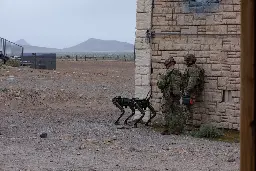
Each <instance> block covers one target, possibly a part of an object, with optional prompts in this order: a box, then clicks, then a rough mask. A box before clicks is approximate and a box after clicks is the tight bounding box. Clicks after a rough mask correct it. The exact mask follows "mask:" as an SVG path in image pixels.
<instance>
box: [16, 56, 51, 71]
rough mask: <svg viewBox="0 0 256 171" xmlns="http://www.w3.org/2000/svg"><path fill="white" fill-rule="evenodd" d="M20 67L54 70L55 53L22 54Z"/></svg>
mask: <svg viewBox="0 0 256 171" xmlns="http://www.w3.org/2000/svg"><path fill="white" fill-rule="evenodd" d="M21 65H22V66H25V65H27V66H30V67H31V68H34V69H48V70H55V69H56V53H24V54H23V56H22V57H21Z"/></svg>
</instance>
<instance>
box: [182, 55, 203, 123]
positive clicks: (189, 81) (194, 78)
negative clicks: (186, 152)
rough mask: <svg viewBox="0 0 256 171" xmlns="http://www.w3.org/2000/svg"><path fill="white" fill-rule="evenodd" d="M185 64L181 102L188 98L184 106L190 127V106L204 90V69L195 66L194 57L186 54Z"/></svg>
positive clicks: (191, 117)
mask: <svg viewBox="0 0 256 171" xmlns="http://www.w3.org/2000/svg"><path fill="white" fill-rule="evenodd" d="M184 61H185V63H186V66H187V68H186V70H185V72H184V75H183V83H182V86H183V90H182V91H183V100H184V99H186V98H189V100H187V101H188V103H189V104H186V105H185V106H186V110H187V112H189V113H188V115H189V116H188V119H189V123H188V125H189V126H192V122H193V112H192V108H191V107H192V105H193V104H194V103H195V99H196V97H198V96H200V95H201V93H202V91H203V89H204V69H202V68H201V67H199V66H198V65H196V64H195V63H196V57H195V55H193V54H188V55H186V56H185V57H184Z"/></svg>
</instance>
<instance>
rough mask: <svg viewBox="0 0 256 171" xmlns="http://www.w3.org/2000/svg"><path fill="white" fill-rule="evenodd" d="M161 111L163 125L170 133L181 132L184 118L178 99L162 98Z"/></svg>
mask: <svg viewBox="0 0 256 171" xmlns="http://www.w3.org/2000/svg"><path fill="white" fill-rule="evenodd" d="M162 113H163V114H164V117H165V126H166V128H167V129H168V130H169V131H170V132H171V133H181V132H182V131H183V129H184V126H185V122H186V118H185V115H184V112H183V111H182V108H181V105H180V102H179V100H174V101H172V100H165V99H163V102H162Z"/></svg>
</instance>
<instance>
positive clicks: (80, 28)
mask: <svg viewBox="0 0 256 171" xmlns="http://www.w3.org/2000/svg"><path fill="white" fill-rule="evenodd" d="M0 7H1V8H0V11H1V15H0V21H1V23H0V26H1V27H0V37H3V38H6V39H8V40H10V41H13V42H15V41H17V40H19V39H25V40H26V41H27V42H28V43H29V44H31V45H35V46H44V47H54V48H64V47H70V46H73V45H76V44H78V43H81V42H83V41H85V40H87V39H89V38H98V39H104V40H118V41H125V42H129V43H134V38H135V26H136V0H0Z"/></svg>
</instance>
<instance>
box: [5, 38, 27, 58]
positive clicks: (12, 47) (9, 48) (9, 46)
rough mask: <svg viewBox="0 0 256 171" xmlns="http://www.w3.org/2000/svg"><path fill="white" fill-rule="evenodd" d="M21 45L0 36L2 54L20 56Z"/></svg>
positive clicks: (21, 53)
mask: <svg viewBox="0 0 256 171" xmlns="http://www.w3.org/2000/svg"><path fill="white" fill-rule="evenodd" d="M23 49H24V48H23V47H22V46H21V45H18V44H16V43H13V42H11V41H9V40H7V39H4V38H1V37H0V51H1V52H2V54H3V55H4V56H7V57H13V56H20V57H21V56H22V55H23Z"/></svg>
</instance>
